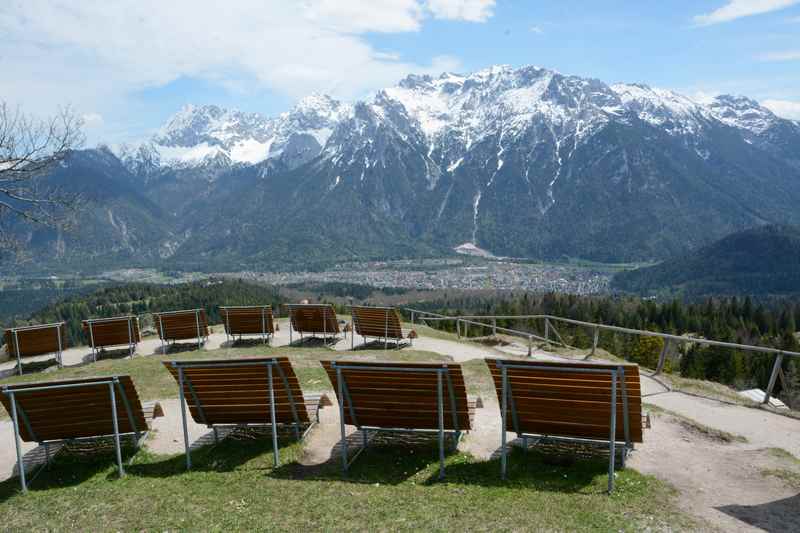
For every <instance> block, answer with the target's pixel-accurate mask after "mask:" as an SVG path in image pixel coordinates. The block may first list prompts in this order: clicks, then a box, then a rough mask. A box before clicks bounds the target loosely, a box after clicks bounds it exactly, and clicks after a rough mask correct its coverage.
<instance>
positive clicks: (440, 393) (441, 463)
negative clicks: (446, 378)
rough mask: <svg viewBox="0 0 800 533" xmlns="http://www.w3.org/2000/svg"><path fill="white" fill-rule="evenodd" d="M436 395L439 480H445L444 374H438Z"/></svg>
mask: <svg viewBox="0 0 800 533" xmlns="http://www.w3.org/2000/svg"><path fill="white" fill-rule="evenodd" d="M436 394H437V397H438V403H439V405H438V407H439V409H438V410H439V479H444V392H443V389H442V372H437V373H436Z"/></svg>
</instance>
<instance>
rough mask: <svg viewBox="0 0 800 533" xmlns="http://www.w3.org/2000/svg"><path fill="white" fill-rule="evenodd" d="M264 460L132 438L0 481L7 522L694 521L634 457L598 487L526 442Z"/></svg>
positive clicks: (138, 525) (40, 525) (617, 525)
mask: <svg viewBox="0 0 800 533" xmlns="http://www.w3.org/2000/svg"><path fill="white" fill-rule="evenodd" d="M282 446H283V447H282V449H281V459H282V464H281V466H279V467H278V468H274V467H273V462H272V461H273V459H272V453H271V445H270V442H269V439H258V440H233V439H227V440H225V441H222V443H221V444H220V445H218V446H217V447H215V448H212V447H205V448H201V449H199V450H197V451H196V452H194V454H193V458H194V469H193V470H192V471H190V472H187V471H186V470H185V468H184V458H183V456H181V455H179V456H159V455H154V454H152V453H148V452H147V451H146V450H145V451H141V452H140V453H139V454H138V455H136V456H135V460H134V463H133V464H132V465H130V466H128V467H127V476H126V477H125V478H123V479H118V478H117V473H116V470H115V468H114V463H113V458H112V456H111V455H100V456H92V457H90V458H85V457H72V456H59V457H58V458H57V459H56V461H55V462H54V463H53V464H52V465H51V466H50V468H49V469H48V470H45V471H44V472H43V473H42V474H41V475H40V476H39V477H38V478H37V479H36V480H35V481H34V482H33V483H32V485H31V490H30V492H29V493H28V494H26V495H23V494H21V493H19V491H18V485H17V480H16V479H13V480H8V481H5V482H3V483H0V521H1V522H2V524H3V528H4V530H9V531H10V530H28V529H31V528H35V529H38V530H81V531H96V530H134V529H135V530H158V531H164V530H174V529H190V530H216V531H223V530H224V531H230V530H244V529H247V530H251V529H258V530H276V531H287V530H291V531H305V530H327V531H331V530H337V531H366V530H381V531H386V530H431V531H453V530H455V531H490V530H491V531H495V530H529V529H536V530H562V531H576V530H598V531H608V530H618V531H638V530H642V529H644V528H647V529H651V530H667V529H669V530H682V529H692V528H693V527H696V524H695V523H694V522H693V521H692V520H690V519H689V518H688V517H687V516H686V515H684V514H682V513H681V512H680V511H678V510H677V508H676V507H675V504H674V492H673V490H672V489H670V488H669V487H667V486H666V485H665V484H663V483H662V482H660V481H658V480H657V479H655V478H654V477H651V476H644V475H641V474H639V473H637V472H635V471H633V470H630V469H628V470H624V471H619V472H618V473H617V478H616V491H615V492H614V493H613V494H612V495H610V496H609V495H607V494H605V493H604V490H605V486H606V468H607V463H605V462H604V461H590V460H587V461H578V462H576V463H575V464H573V465H569V466H557V465H553V464H550V462H548V461H547V460H546V458H545V457H544V456H541V455H539V454H536V453H534V452H528V454H527V455H524V454H523V453H522V452H520V451H516V452H515V453H514V454H512V456H511V462H510V465H511V468H510V470H509V480H508V481H507V482H502V481H501V480H500V478H499V475H498V473H499V464H498V462H497V461H496V460H495V461H487V462H478V461H475V460H473V459H472V458H470V457H468V456H465V455H462V454H453V455H450V456H449V457H448V459H447V477H446V480H445V481H438V479H437V474H438V463H437V460H436V455H437V454H436V451H435V449H434V448H432V447H427V446H424V445H423V446H419V447H415V448H397V447H391V446H376V447H374V448H371V449H369V450H367V451H366V452H364V453H363V454H362V455H361V456H360V457H359V459H358V460H357V461H356V462H355V464H354V465H353V467H352V468H351V472H350V475H349V476H348V478H346V479H344V478H342V477H341V475H340V470H339V465H338V462H333V463H328V464H325V465H322V466H303V465H301V464H300V463H298V462H297V459H298V458H299V456H300V454H301V453H302V451H301V448H300V445H299V444H296V443H291V442H289V441H285V442H283V443H282Z"/></svg>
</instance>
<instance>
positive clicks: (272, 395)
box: [267, 365, 280, 468]
mask: <svg viewBox="0 0 800 533" xmlns="http://www.w3.org/2000/svg"><path fill="white" fill-rule="evenodd" d="M267 379H268V380H269V416H270V420H271V422H272V452H273V454H274V456H275V468H277V467H278V464H279V463H280V457H279V456H278V424H277V423H276V420H275V389H274V388H273V386H272V365H267Z"/></svg>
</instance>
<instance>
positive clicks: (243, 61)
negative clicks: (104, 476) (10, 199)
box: [0, 0, 800, 144]
mask: <svg viewBox="0 0 800 533" xmlns="http://www.w3.org/2000/svg"><path fill="white" fill-rule="evenodd" d="M229 4H230V5H229V6H228V7H227V8H224V9H223V8H221V7H219V6H218V5H217V3H215V2H211V1H201V0H195V1H189V0H172V1H171V2H156V1H155V0H118V1H115V2H102V1H99V0H71V1H66V0H62V1H56V0H6V1H5V2H4V3H3V4H2V6H0V34H2V35H3V36H4V38H3V39H2V41H0V72H3V76H2V79H0V98H2V99H4V100H6V101H8V102H9V103H11V104H12V105H14V104H16V105H20V106H22V108H23V109H24V110H26V111H28V112H31V113H36V114H47V113H52V112H53V111H54V110H55V109H57V108H58V107H59V106H63V105H71V106H73V107H74V108H75V109H76V110H77V111H78V112H79V113H80V114H81V115H84V116H85V119H86V132H87V136H88V142H89V144H94V143H96V142H100V141H108V142H122V141H135V140H138V139H142V138H144V137H147V136H149V135H150V134H152V132H153V131H154V130H155V129H156V128H158V126H159V125H161V124H162V123H163V122H164V121H165V120H166V119H167V118H168V117H169V116H170V115H171V114H173V113H174V112H175V111H177V110H178V109H179V108H180V107H181V106H183V105H185V104H187V103H194V104H202V103H215V104H218V105H222V106H226V107H234V108H239V109H245V110H251V111H259V112H261V113H264V114H268V115H271V114H277V113H280V112H281V111H284V110H286V109H287V108H288V107H289V106H291V105H292V103H293V102H294V101H296V100H297V99H299V98H301V97H302V96H303V95H306V94H309V93H311V92H315V91H316V92H326V93H329V94H332V95H333V96H335V97H338V98H341V99H345V100H353V99H356V98H363V97H365V96H368V95H369V94H370V93H371V92H372V91H374V90H376V89H379V88H381V87H385V86H388V85H391V84H394V83H395V82H396V81H397V80H398V79H400V78H402V77H403V76H405V75H406V74H408V73H410V72H418V73H429V74H437V73H439V72H441V71H444V70H450V71H457V72H470V71H473V70H478V69H481V68H484V67H486V66H489V65H492V64H500V63H503V64H510V65H513V66H520V65H526V64H534V65H539V66H544V67H548V68H553V69H555V70H558V71H560V72H563V73H567V74H576V75H580V76H591V77H596V78H599V79H601V80H603V81H606V82H609V83H612V82H618V81H624V82H643V83H647V84H650V85H654V86H658V87H664V88H669V89H674V90H677V91H679V92H682V93H685V94H687V95H689V96H697V95H713V94H718V93H735V94H745V95H748V96H751V97H754V98H756V99H758V100H759V101H762V103H765V105H768V106H769V107H770V108H772V109H773V110H774V111H776V112H777V113H779V114H781V115H783V116H787V117H790V118H795V119H798V120H800V0H708V1H683V0H670V1H668V2H642V1H600V0H596V1H588V0H587V1H577V0H574V1H569V0H562V1H559V2H541V1H534V0H531V1H521V0H498V1H496V2H495V1H492V0H296V1H289V0H280V1H278V0H266V1H264V0H261V1H257V0H239V1H236V2H231V3H229Z"/></svg>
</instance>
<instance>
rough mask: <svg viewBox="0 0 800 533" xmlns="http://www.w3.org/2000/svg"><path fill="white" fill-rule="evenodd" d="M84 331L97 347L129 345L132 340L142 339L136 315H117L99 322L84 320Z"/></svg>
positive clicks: (135, 341)
mask: <svg viewBox="0 0 800 533" xmlns="http://www.w3.org/2000/svg"><path fill="white" fill-rule="evenodd" d="M129 324H130V329H129ZM90 327H91V332H90V331H89V328H90ZM83 333H84V335H85V337H86V340H88V341H89V343H90V344H91V343H92V342H94V347H95V348H104V347H106V346H119V345H123V344H125V345H127V344H128V343H129V342H131V341H132V343H133V344H136V343H138V342H139V341H141V334H140V332H139V320H137V319H136V318H135V317H115V318H109V319H103V320H102V321H99V322H92V321H88V320H84V321H83Z"/></svg>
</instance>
